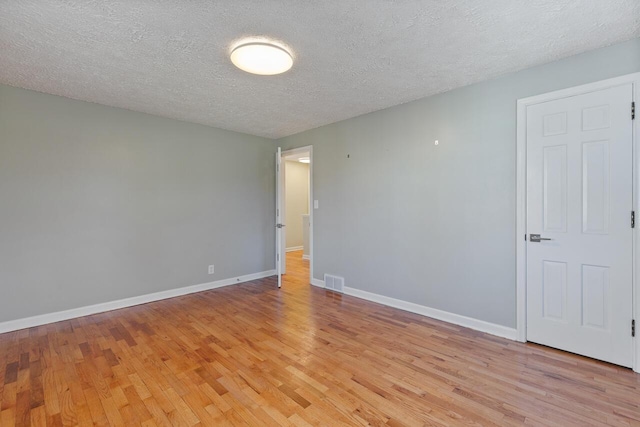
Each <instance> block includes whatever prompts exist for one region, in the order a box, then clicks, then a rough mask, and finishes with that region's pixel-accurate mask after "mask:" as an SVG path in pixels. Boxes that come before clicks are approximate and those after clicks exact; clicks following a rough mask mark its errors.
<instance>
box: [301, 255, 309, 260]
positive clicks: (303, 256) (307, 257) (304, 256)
mask: <svg viewBox="0 0 640 427" xmlns="http://www.w3.org/2000/svg"><path fill="white" fill-rule="evenodd" d="M302 259H311V257H310V256H309V255H302Z"/></svg>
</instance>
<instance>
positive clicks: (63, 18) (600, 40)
mask: <svg viewBox="0 0 640 427" xmlns="http://www.w3.org/2000/svg"><path fill="white" fill-rule="evenodd" d="M243 36H269V37H272V38H274V39H277V40H281V41H283V42H285V43H286V44H287V45H288V46H289V47H290V48H291V49H292V50H293V53H294V56H295V64H294V66H293V68H292V69H291V70H290V71H289V72H288V73H285V74H283V75H279V76H253V75H249V74H246V73H244V72H242V71H240V70H238V69H236V68H235V67H234V66H233V65H232V64H231V63H230V61H229V60H228V53H229V46H231V45H232V44H233V43H234V42H236V41H237V40H238V39H239V38H242V37H243ZM638 36H640V1H638V0H489V1H479V0H452V1H442V0H420V1H410V0H405V1H391V0H387V1H383V0H366V1H365V0H331V1H300V0H277V1H275V0H274V1H271V0H255V1H249V0H218V1H212V0H188V1H182V0H171V1H164V0H155V1H154V0H121V1H106V0H104V1H96V0H77V1H76V0H58V1H54V0H0V83H4V84H8V85H12V86H18V87H23V88H27V89H33V90H37V91H41V92H47V93H52V94H56V95H62V96H66V97H69V98H74V99H80V100H84V101H91V102H97V103H100V104H105V105H111V106H115V107H122V108H127V109H131V110H136V111H142V112H146V113H151V114H156V115H160V116H166V117H172V118H176V119H181V120H185V121H190V122H196V123H203V124H207V125H211V126H215V127H220V128H225V129H230V130H235V131H240V132H246V133H250V134H254V135H260V136H266V137H270V138H278V137H282V136H286V135H290V134H293V133H297V132H300V131H303V130H307V129H311V128H314V127H318V126H321V125H324V124H327V123H332V122H336V121H339V120H343V119H346V118H349V117H354V116H357V115H360V114H364V113H367V112H371V111H375V110H379V109H382V108H386V107H389V106H392V105H397V104H400V103H404V102H407V101H411V100H414V99H417V98H421V97H424V96H428V95H432V94H434V93H439V92H443V91H446V90H448V89H452V88H455V87H459V86H464V85H467V84H470V83H474V82H478V81H481V80H486V79H488V78H491V77H495V76H498V75H500V74H504V73H507V72H510V71H515V70H519V69H523V68H526V67H529V66H533V65H537V64H541V63H545V62H549V61H552V60H555V59H559V58H562V57H566V56H569V55H573V54H576V53H580V52H583V51H586V50H590V49H594V48H598V47H601V46H606V45H609V44H612V43H616V42H619V41H623V40H627V39H631V38H634V37H638Z"/></svg>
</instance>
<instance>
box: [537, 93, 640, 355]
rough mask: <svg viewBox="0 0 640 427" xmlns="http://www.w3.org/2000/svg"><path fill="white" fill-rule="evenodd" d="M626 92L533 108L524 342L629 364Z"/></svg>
mask: <svg viewBox="0 0 640 427" xmlns="http://www.w3.org/2000/svg"><path fill="white" fill-rule="evenodd" d="M632 94H633V92H632V85H631V84H626V85H621V86H617V87H612V88H609V89H604V90H599V91H596V92H590V93H585V94H583V95H578V96H572V97H568V98H562V99H558V100H554V101H550V102H544V103H540V104H535V105H531V106H528V107H527V127H526V130H527V233H528V234H527V236H526V238H527V340H528V341H533V342H536V343H540V344H544V345H548V346H551V347H556V348H559V349H563V350H567V351H570V352H573V353H578V354H582V355H585V356H589V357H592V358H595V359H600V360H605V361H608V362H611V363H615V364H618V365H622V366H629V367H630V366H631V365H632V363H633V360H632V357H633V339H632V336H631V320H632V308H633V306H632V261H633V260H632V229H631V211H632V208H633V200H632V195H633V182H632V179H633V171H632V166H633V164H632V159H633V156H632V154H633V153H632V121H631V102H632ZM532 235H539V237H540V241H536V240H537V239H536V237H535V236H533V238H532Z"/></svg>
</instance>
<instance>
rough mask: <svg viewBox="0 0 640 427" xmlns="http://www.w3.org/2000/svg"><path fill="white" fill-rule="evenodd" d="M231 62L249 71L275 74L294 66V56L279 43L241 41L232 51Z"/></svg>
mask: <svg viewBox="0 0 640 427" xmlns="http://www.w3.org/2000/svg"><path fill="white" fill-rule="evenodd" d="M231 62H233V65H235V66H236V67H238V68H240V69H241V70H243V71H246V72H247V73H251V74H258V75H261V76H273V75H275V74H281V73H284V72H285V71H288V70H289V69H290V68H291V67H292V66H293V57H292V56H291V54H290V53H289V52H288V51H287V50H286V49H285V48H284V47H281V46H278V45H277V44H274V43H271V42H264V41H251V42H246V43H241V44H240V45H238V46H236V47H235V48H234V49H233V50H232V51H231Z"/></svg>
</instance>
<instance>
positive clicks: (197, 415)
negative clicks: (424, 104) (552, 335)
mask: <svg viewBox="0 0 640 427" xmlns="http://www.w3.org/2000/svg"><path fill="white" fill-rule="evenodd" d="M308 274H309V273H308V261H304V260H303V259H302V257H301V252H289V253H287V275H286V276H285V278H284V284H283V287H282V289H279V290H278V289H277V286H276V281H275V279H274V278H266V279H262V280H256V281H252V282H248V283H245V284H241V285H235V286H230V287H227V288H221V289H217V290H212V291H207V292H201V293H198V294H192V295H187V296H184V297H178V298H173V299H169V300H163V301H159V302H155V303H150V304H144V305H140V306H136V307H130V308H127V309H122V310H116V311H112V312H108V313H102V314H97V315H94V316H88V317H83V318H79V319H73V320H70V321H66V322H59V323H55V324H51V325H44V326H40V327H35V328H31V329H26V330H22V331H15V332H10V333H6V334H0V426H14V425H15V426H18V425H24V426H26V425H42V426H44V425H46V426H63V425H64V426H67V425H69V426H71V425H98V426H108V425H111V426H132V425H140V426H156V425H157V426H200V425H202V426H209V425H215V426H218V425H219V426H245V425H256V426H314V425H330V426H338V425H340V426H342V425H344V426H367V425H371V426H387V427H389V426H423V425H434V426H456V425H465V426H518V425H527V426H563V427H565V426H602V425H611V426H627V427H628V426H640V375H637V374H634V373H633V372H632V371H630V370H628V369H625V368H621V367H618V366H614V365H610V364H607V363H603V362H598V361H595V360H591V359H587V358H584V357H580V356H576V355H573V354H569V353H565V352H562V351H559V350H554V349H550V348H546V347H542V346H538V345H534V344H521V343H516V342H513V341H509V340H505V339H502V338H498V337H494V336H491V335H487V334H483V333H480V332H477V331H472V330H468V329H465V328H462V327H459V326H456V325H452V324H447V323H443V322H440V321H437V320H434V319H429V318H426V317H422V316H419V315H416V314H413V313H407V312H403V311H400V310H396V309H392V308H389V307H385V306H381V305H378V304H374V303H371V302H368V301H364V300H360V299H357V298H352V297H349V296H345V295H340V294H336V293H332V292H329V291H325V290H322V289H318V288H316V287H313V286H310V285H309V284H308V277H309V276H308Z"/></svg>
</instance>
